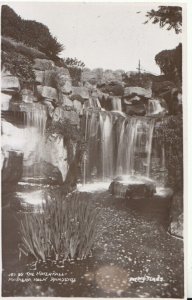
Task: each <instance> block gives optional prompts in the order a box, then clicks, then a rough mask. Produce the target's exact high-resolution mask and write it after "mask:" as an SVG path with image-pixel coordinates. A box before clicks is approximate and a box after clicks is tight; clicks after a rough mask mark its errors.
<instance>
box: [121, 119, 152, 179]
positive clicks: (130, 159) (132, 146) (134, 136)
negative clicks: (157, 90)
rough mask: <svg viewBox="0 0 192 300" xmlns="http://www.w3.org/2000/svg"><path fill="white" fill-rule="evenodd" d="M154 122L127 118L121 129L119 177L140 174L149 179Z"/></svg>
mask: <svg viewBox="0 0 192 300" xmlns="http://www.w3.org/2000/svg"><path fill="white" fill-rule="evenodd" d="M153 128H154V120H153V119H147V118H142V119H140V118H135V117H132V118H127V119H125V120H124V121H123V123H122V126H121V129H120V133H119V135H120V141H119V144H118V152H117V168H116V170H117V171H116V174H117V175H127V174H128V175H133V174H135V173H136V174H140V175H145V176H147V177H149V171H150V160H151V149H152V137H153Z"/></svg>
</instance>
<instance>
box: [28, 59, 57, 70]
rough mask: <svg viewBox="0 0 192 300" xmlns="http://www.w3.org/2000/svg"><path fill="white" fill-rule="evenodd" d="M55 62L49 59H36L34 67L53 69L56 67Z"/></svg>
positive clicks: (37, 68)
mask: <svg viewBox="0 0 192 300" xmlns="http://www.w3.org/2000/svg"><path fill="white" fill-rule="evenodd" d="M54 65H55V64H54V62H53V61H51V60H48V59H41V58H36V59H34V65H33V68H34V69H36V70H40V71H45V70H51V69H52V68H53V67H54Z"/></svg>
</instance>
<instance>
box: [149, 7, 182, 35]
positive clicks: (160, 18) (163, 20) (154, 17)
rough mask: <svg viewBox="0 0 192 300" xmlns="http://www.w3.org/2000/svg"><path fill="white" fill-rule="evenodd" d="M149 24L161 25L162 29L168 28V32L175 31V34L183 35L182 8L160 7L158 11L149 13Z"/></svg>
mask: <svg viewBox="0 0 192 300" xmlns="http://www.w3.org/2000/svg"><path fill="white" fill-rule="evenodd" d="M146 17H147V18H148V20H147V21H146V22H145V24H146V23H148V22H149V21H152V23H153V24H159V25H160V27H161V28H163V27H167V30H171V29H174V30H175V33H176V34H178V33H181V31H182V30H181V27H182V8H181V7H180V6H159V7H158V10H154V9H152V10H151V11H149V12H147V14H146Z"/></svg>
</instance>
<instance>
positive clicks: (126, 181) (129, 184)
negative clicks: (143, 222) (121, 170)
mask: <svg viewBox="0 0 192 300" xmlns="http://www.w3.org/2000/svg"><path fill="white" fill-rule="evenodd" d="M109 191H110V193H111V194H112V195H115V196H119V197H123V198H126V199H145V198H151V197H152V196H153V195H154V194H155V192H156V186H155V184H154V182H153V181H152V180H150V179H146V178H142V177H136V176H119V177H117V178H115V179H114V180H113V181H112V182H111V184H110V186H109Z"/></svg>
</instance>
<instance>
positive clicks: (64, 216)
mask: <svg viewBox="0 0 192 300" xmlns="http://www.w3.org/2000/svg"><path fill="white" fill-rule="evenodd" d="M60 196H61V193H58V194H57V195H56V197H54V199H53V198H51V200H50V197H49V199H46V202H45V204H44V205H43V210H42V212H39V213H28V214H24V216H23V219H22V220H21V226H20V233H21V241H22V242H21V245H20V251H21V252H22V253H24V254H25V255H32V256H33V257H34V258H35V259H36V260H42V261H44V262H45V261H46V260H47V259H52V260H57V261H62V260H66V259H76V258H79V259H84V258H86V257H87V256H88V255H89V254H90V251H91V249H92V247H93V244H94V241H95V238H96V227H97V222H98V210H97V209H96V208H94V207H93V206H92V204H91V203H90V201H89V200H88V199H85V198H84V199H82V198H81V197H80V194H79V193H73V194H71V195H69V196H67V197H65V199H62V196H61V197H60Z"/></svg>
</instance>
